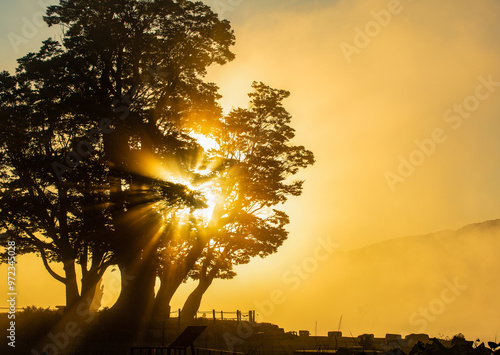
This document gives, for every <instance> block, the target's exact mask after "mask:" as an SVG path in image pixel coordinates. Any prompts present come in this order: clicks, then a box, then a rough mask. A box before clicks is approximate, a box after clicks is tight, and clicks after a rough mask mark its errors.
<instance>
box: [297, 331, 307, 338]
mask: <svg viewBox="0 0 500 355" xmlns="http://www.w3.org/2000/svg"><path fill="white" fill-rule="evenodd" d="M308 336H309V330H299V337H308Z"/></svg>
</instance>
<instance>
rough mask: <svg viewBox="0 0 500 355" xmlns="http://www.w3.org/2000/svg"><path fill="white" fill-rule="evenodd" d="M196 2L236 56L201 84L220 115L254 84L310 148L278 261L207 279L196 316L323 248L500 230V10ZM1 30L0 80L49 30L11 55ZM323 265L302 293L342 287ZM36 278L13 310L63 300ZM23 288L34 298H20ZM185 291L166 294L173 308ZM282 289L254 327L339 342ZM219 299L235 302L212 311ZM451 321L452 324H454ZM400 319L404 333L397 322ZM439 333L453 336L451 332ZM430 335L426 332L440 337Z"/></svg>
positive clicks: (245, 299)
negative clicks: (279, 99)
mask: <svg viewBox="0 0 500 355" xmlns="http://www.w3.org/2000/svg"><path fill="white" fill-rule="evenodd" d="M3 1H5V0H3ZM205 2H206V3H207V4H218V5H219V6H221V5H220V4H221V3H223V4H226V5H225V6H223V7H220V8H219V9H220V10H221V11H223V12H224V13H223V15H224V16H225V17H228V18H229V19H230V20H231V21H232V24H233V28H234V29H235V34H236V41H237V44H236V46H235V48H234V51H235V53H236V59H235V60H234V61H233V62H232V63H230V64H228V65H225V66H223V67H220V68H214V69H213V70H212V71H210V73H209V78H210V80H213V81H215V82H217V83H218V84H219V85H220V87H221V93H222V95H223V96H224V98H223V100H222V101H221V102H222V104H223V106H224V108H225V109H230V108H231V107H232V106H235V107H236V106H244V105H245V104H246V102H247V97H246V93H247V92H248V91H249V90H250V84H251V82H252V81H253V80H259V81H263V82H265V83H266V84H269V85H271V86H274V87H276V88H280V89H286V90H289V91H291V93H292V95H291V97H290V98H289V99H287V101H285V106H286V107H287V108H288V109H289V111H290V112H291V113H292V115H293V126H294V128H295V129H296V130H297V136H296V140H295V141H296V143H299V144H303V145H305V146H306V147H307V148H308V149H310V150H312V151H313V152H314V153H315V156H316V158H317V163H316V164H315V166H313V167H312V168H308V169H307V170H306V171H304V172H303V173H302V174H301V177H303V178H305V179H306V184H305V190H304V194H303V195H302V196H301V197H299V198H295V199H292V200H290V202H289V203H287V205H286V207H285V209H286V211H287V212H288V213H289V214H290V216H291V225H290V227H289V230H290V232H291V233H290V236H289V240H288V241H287V242H286V243H285V245H284V246H283V247H282V248H281V250H280V251H279V252H278V254H276V255H273V256H271V257H269V258H267V259H266V260H254V261H253V262H252V263H251V264H250V265H248V266H245V267H242V268H240V272H239V275H238V276H237V278H236V279H234V280H231V281H217V282H215V283H214V285H213V286H212V288H211V289H210V290H209V291H208V293H207V295H206V297H205V299H204V301H203V304H202V308H204V307H205V308H207V307H208V308H209V309H211V308H217V309H220V308H223V309H228V310H232V309H237V308H240V309H244V310H246V309H253V308H256V306H255V304H256V302H257V303H258V304H261V303H262V300H264V299H269V297H270V293H271V292H272V291H273V290H274V289H275V288H276V284H280V283H281V284H282V281H280V280H282V278H283V275H284V273H286V272H287V271H289V270H291V268H293V267H294V265H296V264H301V263H302V262H303V261H304V260H306V259H307V258H310V257H311V255H313V256H314V255H315V254H314V253H315V251H316V250H317V248H318V247H319V246H321V243H324V241H325V240H327V239H328V238H330V239H331V240H332V241H334V242H335V243H337V244H338V248H339V249H341V250H348V249H352V248H357V247H361V246H364V245H368V244H372V243H376V242H379V241H382V240H385V239H389V238H394V237H399V236H405V235H417V234H425V233H429V232H434V231H438V230H442V229H456V228H459V227H460V226H463V225H466V224H469V223H473V222H479V221H484V220H489V219H495V218H500V205H499V204H498V201H499V198H500V188H499V185H498V181H499V177H500V163H499V162H500V159H499V157H500V140H499V139H498V132H499V131H500V130H499V128H500V120H499V117H500V100H499V99H500V67H499V65H498V63H500V44H499V43H498V38H499V35H500V21H498V20H499V16H500V4H499V3H498V2H497V1H495V0H485V1H481V2H474V1H472V0H460V1H456V0H455V1H454V0H442V1H439V4H436V2H433V1H431V0H419V1H411V0H401V1H396V0H390V1H379V0H365V1H352V0H344V1H326V0H324V1H321V0H312V1H306V0H295V1H284V0H280V1H267V2H266V1H264V0H258V1H250V0H241V1H223V0H220V1H215V0H206V1H205ZM230 4H233V5H230ZM9 7H10V9H9V10H10V11H12V14H15V15H13V16H12V17H14V18H21V17H22V16H27V17H28V18H30V16H31V17H32V16H33V14H34V13H35V11H37V10H36V9H34V8H33V7H31V8H30V10H29V11H28V10H23V9H22V8H23V6H22V3H18V4H17V5H12V4H9ZM23 11H24V12H23ZM9 21H12V22H9V26H10V27H8V26H7V25H6V24H5V23H4V24H3V25H2V27H1V29H2V32H3V37H2V38H1V39H0V45H1V46H2V48H4V49H7V50H6V55H5V56H4V58H3V60H2V61H1V63H2V67H3V68H8V69H11V68H12V67H13V66H14V64H15V58H17V57H19V56H21V55H22V54H23V53H25V52H26V51H27V50H28V49H29V50H36V48H37V46H38V44H39V42H40V40H41V39H42V38H45V37H47V36H48V35H49V32H48V31H47V30H45V29H42V28H40V30H39V31H38V32H37V34H36V36H34V37H33V39H30V41H28V43H26V44H23V45H22V46H21V47H20V48H19V52H18V53H16V52H15V51H10V44H9V42H8V40H7V39H6V34H8V33H9V32H11V31H14V32H16V31H17V32H20V31H21V28H20V26H19V25H16V22H15V21H13V20H9ZM377 21H378V22H377ZM367 33H368V34H367ZM497 82H499V83H497ZM431 142H432V143H431ZM402 161H405V163H402ZM412 162H413V163H412ZM318 238H322V240H323V242H318ZM330 257H331V256H330ZM332 262H333V261H331V260H330V259H329V260H328V262H324V263H322V262H320V263H318V266H317V267H316V268H314V272H312V273H311V275H310V278H309V277H308V281H307V282H313V281H314V280H316V281H315V282H318V283H320V282H325V280H324V278H318V277H316V278H315V277H314V275H313V274H315V275H316V274H317V275H319V274H321V275H323V274H324V273H325V272H331V273H335V274H338V273H343V275H344V276H349V270H339V269H325V268H328V267H330V268H333V266H332ZM34 265H35V264H34V263H33V264H32V263H31V262H30V261H28V260H26V262H24V263H23V264H22V265H20V266H19V270H20V274H19V284H20V287H21V288H20V290H24V291H23V292H21V291H20V295H19V302H20V303H19V304H20V305H21V306H26V305H29V304H33V303H38V304H40V305H45V306H48V305H51V306H55V305H57V304H62V303H63V299H64V298H63V289H62V287H60V286H56V287H55V288H54V287H53V286H49V285H52V284H55V285H57V283H56V282H55V281H53V282H49V281H48V280H49V279H50V276H47V275H46V273H44V272H43V271H40V270H42V267H41V262H40V261H37V263H36V265H37V266H36V267H35V266H34ZM0 270H2V273H3V274H5V272H4V271H3V270H4V267H2V268H1V269H0ZM40 272H41V273H40ZM423 272H432V270H423ZM307 276H309V275H307ZM409 277H411V275H410V276H409ZM34 286H36V289H37V290H39V291H37V292H36V295H35V293H34V292H30V287H34ZM4 287H5V286H4V283H2V284H1V285H0V290H1V292H2V293H3V292H4ZM190 287H192V285H190V284H188V285H186V286H184V288H183V292H181V293H180V294H179V295H178V296H176V298H175V299H174V302H173V306H174V308H177V307H180V306H181V305H182V303H181V302H182V299H183V297H185V295H186V292H188V291H189V289H190ZM302 287H305V286H303V285H302ZM333 287H334V286H332V294H334V293H335V292H334V289H333ZM31 290H33V288H31ZM287 290H288V291H289V293H288V294H286V295H285V296H281V297H279V296H276V299H278V300H279V302H276V303H280V304H275V311H274V312H271V313H270V314H269V316H268V317H263V319H264V320H266V321H271V322H274V323H278V324H280V326H283V327H285V328H287V330H291V329H292V330H293V329H294V330H298V329H297V327H302V328H304V329H309V330H311V331H313V330H314V322H315V320H318V323H319V324H318V331H319V333H320V334H325V333H326V331H328V330H336V328H337V325H338V318H336V319H333V320H332V319H330V318H326V317H323V316H322V311H321V309H322V308H323V307H324V306H325V305H324V304H319V305H318V304H315V303H314V302H311V300H310V299H306V298H305V296H304V299H302V298H301V295H302V294H303V293H304V292H303V289H301V288H298V289H297V290H290V289H289V288H288V286H287ZM108 291H109V290H108ZM105 292H106V291H105ZM108 293H110V292H108ZM221 294H223V295H228V296H231V297H227V298H224V299H223V300H221V296H220V295H221ZM304 294H305V293H304ZM308 297H310V296H308ZM332 297H333V296H332ZM477 297H478V298H477V299H476V300H477V301H478V302H479V300H480V298H479V297H480V295H478V296H477ZM291 299H295V301H293V302H292V301H289V300H291ZM281 301H283V302H281ZM176 302H177V303H176ZM332 302H335V298H334V297H333V298H332ZM352 302H353V303H354V302H361V301H360V300H359V299H358V300H357V299H356V298H354V299H353V300H352ZM422 302H423V303H425V302H428V301H426V300H425V299H424V301H422ZM298 304H300V305H302V307H303V308H304V310H305V311H304V312H305V313H307V315H304V316H303V318H301V319H299V320H297V319H296V318H297V317H296V316H294V314H293V312H294V311H295V310H296V307H297V305H298ZM464 307H467V305H466V304H465V305H464ZM261 313H262V312H261ZM338 317H340V314H339V315H338ZM446 317H447V318H446V320H447V321H448V324H453V323H457V320H456V319H454V318H453V315H448V316H446ZM354 318H356V319H358V318H359V320H356V321H354ZM402 318H403V321H404V322H406V319H408V315H407V314H405V315H404V316H402ZM344 319H346V320H345V322H349V321H350V322H351V323H350V326H351V327H352V328H351V331H352V332H353V333H354V334H355V335H358V333H360V332H364V331H369V329H368V330H367V329H365V328H363V317H361V316H359V315H356V316H353V317H352V318H350V319H349V317H346V315H344ZM489 321H490V320H487V319H485V322H489ZM404 322H403V323H404ZM347 324H349V323H347ZM407 325H408V327H406V328H405V329H408V330H410V331H415V329H414V328H412V326H411V325H409V324H407ZM487 325H491V327H490V329H491V332H490V333H488V334H485V331H482V332H481V333H478V334H474V333H473V330H471V331H470V333H469V334H470V337H474V336H489V337H494V335H495V332H497V331H498V330H500V324H498V322H496V323H495V321H494V320H491V324H487ZM290 328H291V329H290ZM387 328H388V326H387V325H384V323H383V322H378V323H377V325H376V326H375V325H374V329H373V330H372V331H371V332H375V334H377V335H384V334H385V332H388V331H394V332H396V331H399V330H402V329H387ZM445 328H446V326H444V325H443V328H442V329H445ZM446 329H447V330H448V331H449V332H452V333H451V334H449V333H448V334H446V335H450V336H452V335H453V334H455V333H458V332H459V331H460V324H457V326H456V328H453V327H449V328H446ZM358 330H359V331H358ZM429 331H430V332H434V333H435V335H437V333H438V332H439V329H438V328H437V325H436V327H435V328H432V327H430V328H429ZM453 332H455V333H453ZM442 333H445V332H444V331H443V332H442ZM467 335H468V334H466V336H467Z"/></svg>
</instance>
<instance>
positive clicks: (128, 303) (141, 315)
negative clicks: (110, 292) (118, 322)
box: [113, 259, 156, 322]
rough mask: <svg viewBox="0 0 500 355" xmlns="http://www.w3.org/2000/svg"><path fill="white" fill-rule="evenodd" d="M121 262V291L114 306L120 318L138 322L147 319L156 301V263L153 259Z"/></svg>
mask: <svg viewBox="0 0 500 355" xmlns="http://www.w3.org/2000/svg"><path fill="white" fill-rule="evenodd" d="M135 264H136V265H134V263H121V264H119V265H118V267H119V269H120V272H121V292H120V296H119V297H118V300H117V301H116V303H115V304H114V306H113V310H114V311H115V312H116V314H117V316H118V318H120V319H122V320H125V321H131V322H137V321H147V320H149V317H150V316H151V311H152V307H153V302H154V286H155V281H156V280H155V279H156V272H155V265H154V263H153V262H151V260H147V259H146V260H139V261H138V263H135Z"/></svg>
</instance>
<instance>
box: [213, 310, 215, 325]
mask: <svg viewBox="0 0 500 355" xmlns="http://www.w3.org/2000/svg"><path fill="white" fill-rule="evenodd" d="M212 316H213V317H214V323H215V309H212Z"/></svg>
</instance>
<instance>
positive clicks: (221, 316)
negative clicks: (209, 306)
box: [220, 311, 224, 320]
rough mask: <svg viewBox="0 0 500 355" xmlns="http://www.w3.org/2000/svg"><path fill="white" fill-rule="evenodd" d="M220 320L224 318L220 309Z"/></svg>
mask: <svg viewBox="0 0 500 355" xmlns="http://www.w3.org/2000/svg"><path fill="white" fill-rule="evenodd" d="M220 320H224V311H220Z"/></svg>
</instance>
